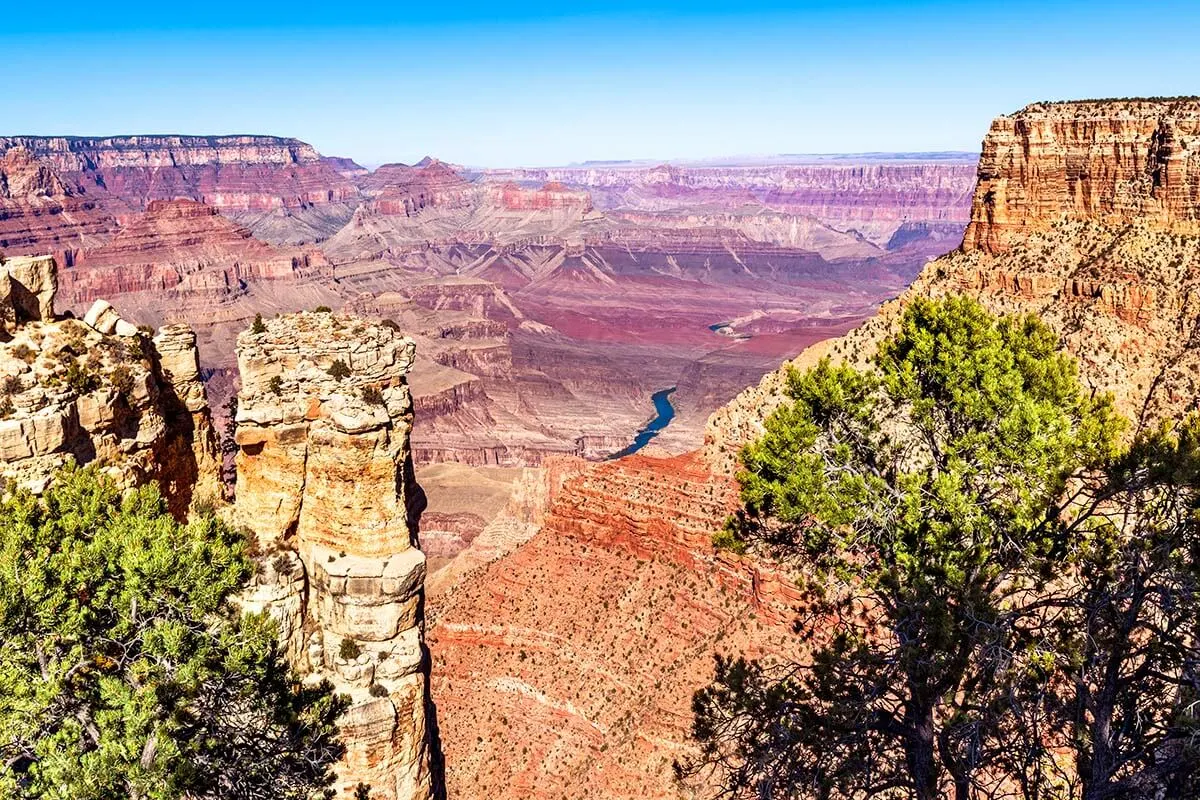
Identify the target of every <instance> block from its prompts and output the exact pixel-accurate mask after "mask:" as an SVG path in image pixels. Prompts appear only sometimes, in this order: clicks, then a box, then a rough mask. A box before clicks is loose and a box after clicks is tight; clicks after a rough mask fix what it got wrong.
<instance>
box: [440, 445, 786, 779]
mask: <svg viewBox="0 0 1200 800" xmlns="http://www.w3.org/2000/svg"><path fill="white" fill-rule="evenodd" d="M556 497H557V499H556V500H555V501H554V502H553V505H552V506H551V508H550V511H549V514H548V515H547V519H546V522H545V525H544V527H543V528H542V530H541V531H540V532H539V533H537V534H536V535H535V536H534V537H533V538H532V539H530V540H529V541H527V542H526V543H525V544H523V545H521V546H520V547H518V548H517V549H516V550H515V551H513V552H511V553H509V554H508V555H507V556H505V557H503V558H501V559H500V560H498V561H495V562H493V563H492V564H490V565H488V566H486V567H483V568H482V569H480V570H479V571H478V572H476V573H474V574H472V575H471V576H470V577H469V578H468V579H467V581H466V583H465V584H463V585H461V586H460V588H459V589H458V590H456V591H452V592H451V594H450V596H449V597H448V598H447V599H446V600H444V601H443V602H442V603H441V605H440V606H439V607H438V608H437V609H435V612H434V613H435V614H436V622H435V624H433V626H432V628H431V630H430V633H429V640H430V646H431V651H432V653H433V658H434V665H433V675H434V684H433V692H434V699H435V701H436V702H437V705H438V710H439V719H440V723H441V732H442V740H443V743H444V746H445V748H446V763H447V786H448V790H449V793H450V795H451V796H454V797H459V798H497V799H500V798H583V797H594V798H630V800H632V798H659V797H663V798H665V797H679V796H681V795H686V794H688V793H687V792H684V791H683V790H681V789H680V787H678V786H677V785H676V784H675V782H674V778H673V775H672V773H671V761H672V759H673V758H676V757H679V756H681V755H683V754H685V753H686V752H688V749H689V747H690V745H689V743H688V731H689V729H690V725H691V717H690V707H691V695H692V693H693V692H694V691H695V690H696V689H697V688H699V687H700V686H702V685H704V684H705V683H706V682H707V681H708V680H709V679H710V678H711V670H712V656H713V654H714V653H715V652H748V653H752V654H760V655H770V654H776V653H782V652H788V650H789V648H790V647H792V646H793V643H792V641H791V636H790V635H789V632H788V626H789V624H790V620H791V618H792V612H791V608H792V606H793V605H794V604H795V603H796V602H798V599H797V597H796V595H795V593H794V592H793V591H792V590H790V589H789V588H788V587H787V586H786V584H785V583H784V582H781V581H780V580H779V578H778V577H777V576H775V575H772V574H769V573H767V572H764V571H760V570H755V569H754V568H752V567H751V566H750V565H749V564H748V563H746V562H743V561H741V560H739V559H736V558H725V557H720V556H717V555H716V554H714V553H713V550H712V547H711V544H710V539H711V535H712V533H713V532H714V531H715V530H716V529H717V528H719V526H720V523H721V520H723V519H724V517H725V515H726V514H727V513H728V512H729V510H730V509H731V507H732V500H733V494H732V487H731V484H730V483H729V482H728V481H726V480H720V479H714V478H713V477H712V476H711V475H710V474H709V472H708V470H707V468H706V467H705V466H704V464H703V462H702V461H701V460H700V459H699V458H698V457H697V456H695V455H689V456H683V457H678V458H673V459H656V458H648V457H643V456H633V457H630V458H626V459H622V460H621V461H617V462H607V463H604V464H600V465H597V466H594V467H592V468H590V469H586V470H585V471H583V472H582V473H581V474H578V475H576V476H574V477H571V478H568V479H567V481H566V483H565V485H564V486H563V488H562V489H561V490H560V491H559V492H558V493H557V495H556Z"/></svg>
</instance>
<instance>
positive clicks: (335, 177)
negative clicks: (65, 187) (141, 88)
mask: <svg viewBox="0 0 1200 800" xmlns="http://www.w3.org/2000/svg"><path fill="white" fill-rule="evenodd" d="M18 149H19V150H24V151H26V152H28V153H29V154H30V155H32V156H33V157H34V158H36V159H38V160H40V161H42V162H43V163H45V164H46V165H48V166H49V167H50V168H51V169H53V170H54V171H55V172H57V173H58V174H59V176H60V177H61V179H62V180H63V181H65V182H67V183H68V184H69V185H72V186H74V187H76V188H78V189H79V190H81V191H85V192H87V193H89V194H95V195H107V196H110V197H114V198H118V199H120V200H122V201H124V202H125V203H126V204H128V205H129V206H130V207H133V208H138V207H144V206H145V205H146V204H147V203H149V202H150V201H151V200H173V199H178V198H187V199H190V200H197V201H201V202H204V203H207V204H208V205H212V206H216V207H218V208H228V209H236V210H244V211H245V210H265V209H277V208H296V207H300V206H304V205H310V204H311V205H320V204H325V203H345V202H348V201H353V200H356V199H357V198H358V194H359V192H358V188H357V187H356V186H355V185H354V184H353V183H352V182H351V181H350V179H349V178H347V177H345V176H344V175H342V174H341V172H339V171H338V170H337V169H335V168H334V166H332V165H331V164H329V163H328V162H326V161H325V160H323V159H322V157H321V155H320V153H318V152H317V151H316V150H315V149H314V148H313V147H312V145H309V144H306V143H304V142H301V141H299V140H298V139H288V138H282V137H278V136H114V137H80V136H45V137H43V136H7V137H0V155H2V154H5V153H8V152H10V151H13V150H18Z"/></svg>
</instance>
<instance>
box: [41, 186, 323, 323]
mask: <svg viewBox="0 0 1200 800" xmlns="http://www.w3.org/2000/svg"><path fill="white" fill-rule="evenodd" d="M330 276H331V272H330V269H329V264H328V263H327V262H326V261H325V257H324V256H323V255H322V254H321V253H320V251H317V250H312V249H303V248H298V247H279V246H273V245H270V244H267V243H266V242H262V241H259V240H258V239H255V238H254V237H253V236H252V235H251V233H250V231H249V230H248V229H247V228H244V227H242V226H240V225H238V224H236V223H234V222H232V221H230V220H229V219H226V218H225V217H223V216H221V215H220V214H219V213H218V212H217V209H215V208H213V207H211V206H207V205H204V204H202V203H197V202H194V201H191V200H154V201H151V202H150V203H149V205H148V206H147V209H146V212H145V213H143V214H138V215H135V216H133V217H132V218H130V219H129V220H128V221H127V223H126V224H125V225H124V227H122V229H121V231H120V232H119V233H118V234H117V235H116V236H114V237H113V238H112V239H111V240H109V241H108V242H106V243H105V244H104V245H102V246H100V247H97V248H94V249H90V250H87V251H86V252H85V253H84V254H83V255H81V256H80V257H79V258H78V259H76V264H75V267H74V268H73V269H71V270H69V271H68V272H67V274H66V275H65V276H64V277H65V278H66V281H65V286H64V294H65V295H66V298H65V299H66V300H67V301H68V303H69V304H72V305H74V306H76V307H83V306H85V305H86V304H87V303H90V302H92V301H93V300H95V299H96V298H98V297H112V296H113V295H116V294H127V293H133V292H150V293H153V295H154V297H155V299H157V300H158V301H159V302H160V303H163V302H164V301H165V302H166V303H170V304H172V305H176V306H178V305H179V304H181V303H182V304H187V303H192V304H211V303H213V302H215V301H216V302H219V301H222V300H227V299H229V298H230V297H233V296H236V295H239V294H242V293H244V292H246V290H247V287H248V286H249V285H250V284H252V283H255V282H260V281H275V280H291V281H300V280H305V279H317V278H322V277H325V278H328V277H330Z"/></svg>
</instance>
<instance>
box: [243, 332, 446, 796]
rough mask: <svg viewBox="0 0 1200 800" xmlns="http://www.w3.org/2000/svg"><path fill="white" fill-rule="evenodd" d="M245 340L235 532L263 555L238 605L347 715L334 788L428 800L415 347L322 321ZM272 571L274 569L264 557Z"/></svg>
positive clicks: (429, 779) (394, 338) (407, 341)
mask: <svg viewBox="0 0 1200 800" xmlns="http://www.w3.org/2000/svg"><path fill="white" fill-rule="evenodd" d="M266 328H267V329H266V331H265V332H262V333H254V332H253V331H247V332H245V333H243V334H242V335H241V336H240V337H239V339H238V368H239V370H240V372H241V380H242V387H241V392H240V393H239V404H238V416H237V434H236V441H237V444H238V447H239V452H238V454H237V475H238V482H237V490H238V491H237V495H238V496H237V502H236V505H235V512H236V516H237V518H238V519H239V520H240V521H241V522H242V523H244V524H245V525H246V526H247V527H248V528H249V529H250V530H252V531H254V532H255V533H256V534H257V536H258V538H259V541H260V543H261V545H262V548H263V550H264V551H265V552H266V553H268V558H266V559H265V562H266V563H267V568H266V569H265V570H264V571H263V573H262V574H261V575H260V576H259V577H258V579H257V581H258V583H257V586H256V587H255V588H254V590H253V591H252V592H251V594H250V596H249V597H248V599H247V601H246V603H247V605H248V606H249V607H251V608H262V609H267V610H269V611H270V613H272V614H273V615H274V616H275V617H276V618H277V619H279V620H280V626H281V630H282V633H283V635H284V637H285V639H286V640H287V642H288V647H289V652H290V655H291V658H292V661H293V664H294V665H296V666H297V667H298V668H299V669H300V670H301V671H303V672H307V673H310V674H317V675H321V676H324V677H328V678H329V679H331V680H332V681H333V682H334V683H335V684H336V685H337V686H338V688H339V690H341V691H343V692H346V693H348V694H349V695H350V697H351V698H352V700H353V706H352V707H351V709H350V710H349V711H348V712H347V713H346V715H345V717H344V718H343V720H342V723H341V724H342V730H343V736H344V740H345V742H346V745H347V754H346V757H345V761H344V763H343V764H342V765H341V766H340V768H339V769H338V770H337V771H338V788H339V791H341V792H342V793H344V794H345V795H346V796H350V795H351V794H352V792H353V788H354V786H355V785H356V784H357V783H359V782H360V781H361V782H364V783H368V784H370V785H371V786H372V787H373V789H372V796H373V797H379V798H381V800H415V799H416V798H428V797H432V796H433V791H434V788H433V787H434V778H433V773H432V767H431V759H432V760H433V762H434V763H435V764H436V753H435V752H431V748H432V745H431V731H430V728H431V720H430V717H429V715H430V714H431V709H432V706H431V704H430V701H429V690H428V680H429V672H428V669H429V668H428V659H427V656H426V651H425V646H424V642H423V627H424V623H423V619H422V615H423V596H424V592H423V584H424V578H425V556H424V554H423V553H422V552H421V551H420V550H419V549H417V531H416V520H417V516H418V514H419V512H420V510H421V507H422V505H423V495H422V494H421V493H420V490H419V488H418V487H417V485H416V483H415V481H414V480H413V478H412V462H411V458H410V454H409V449H408V448H409V434H410V432H411V430H412V415H413V412H412V398H411V396H410V394H409V389H408V383H407V379H406V376H407V373H408V371H409V369H410V367H411V366H412V363H413V358H414V351H415V346H414V344H413V342H412V341H411V340H410V339H407V338H405V337H403V336H401V335H400V334H398V333H396V332H395V331H394V330H392V329H391V328H389V327H386V326H382V325H377V324H371V323H367V322H364V321H363V320H360V319H357V318H354V317H348V316H335V315H332V314H325V313H301V314H293V315H287V316H283V317H277V318H275V319H272V320H270V321H269V322H268V323H267V325H266ZM272 553H274V554H277V557H274V558H272V557H270V554H272Z"/></svg>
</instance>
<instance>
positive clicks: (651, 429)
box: [609, 386, 675, 459]
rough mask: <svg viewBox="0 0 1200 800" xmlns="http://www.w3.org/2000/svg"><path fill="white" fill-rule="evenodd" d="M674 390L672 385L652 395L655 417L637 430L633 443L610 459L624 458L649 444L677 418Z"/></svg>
mask: <svg viewBox="0 0 1200 800" xmlns="http://www.w3.org/2000/svg"><path fill="white" fill-rule="evenodd" d="M674 391H675V387H674V386H672V387H671V388H669V389H660V390H659V391H657V392H655V393H654V394H653V395H652V396H651V398H650V399H651V400H653V401H654V412H655V416H654V419H652V420H650V421H649V422H647V423H646V425H645V427H643V428H642V429H641V430H640V431H638V432H637V435H636V436H634V437H633V443H632V444H630V445H629V446H628V447H626V448H625V449H624V450H621V451H620V452H618V453H613V454H612V455H611V456H609V459H613V458H623V457H624V456H628V455H632V454H633V453H636V452H637V451H638V450H641V449H642V448H643V447H645V446H646V445H647V444H649V443H650V440H651V439H653V438H654V437H655V436H658V433H659V431H661V430H662V429H663V428H665V427H667V425H669V424H670V423H671V420H672V419H674V418H675V406H673V405H671V397H670V396H671V393H672V392H674Z"/></svg>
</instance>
